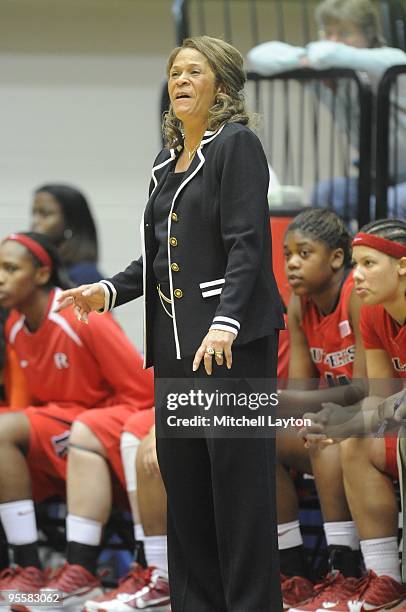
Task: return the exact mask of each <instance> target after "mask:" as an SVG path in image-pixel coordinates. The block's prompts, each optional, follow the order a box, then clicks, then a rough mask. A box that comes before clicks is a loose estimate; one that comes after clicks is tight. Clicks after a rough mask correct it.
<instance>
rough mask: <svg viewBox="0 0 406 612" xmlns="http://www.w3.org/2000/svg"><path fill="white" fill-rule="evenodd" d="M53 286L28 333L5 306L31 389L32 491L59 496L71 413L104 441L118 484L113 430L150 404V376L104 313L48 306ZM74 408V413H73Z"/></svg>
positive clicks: (9, 338) (115, 432) (12, 340)
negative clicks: (84, 316) (80, 315)
mask: <svg viewBox="0 0 406 612" xmlns="http://www.w3.org/2000/svg"><path fill="white" fill-rule="evenodd" d="M58 294H59V290H58V289H57V290H55V291H53V292H51V294H50V299H49V304H48V309H47V313H46V315H45V318H44V321H43V322H42V323H41V326H40V327H39V329H38V330H37V331H36V332H34V333H31V332H30V331H29V330H28V329H27V327H26V325H25V319H24V316H21V314H20V313H18V312H15V311H14V312H12V313H11V315H10V317H9V319H8V321H7V324H6V330H5V331H6V339H7V342H8V343H9V344H10V345H11V346H12V347H13V349H14V350H15V352H16V354H17V356H18V359H19V362H20V366H21V368H22V369H23V372H24V375H25V378H26V381H27V387H28V389H29V391H30V395H31V402H30V404H31V405H30V406H29V407H27V408H25V414H26V415H27V417H28V418H29V420H30V448H29V453H28V462H29V465H30V469H31V472H32V480H33V487H34V498H35V499H36V500H40V499H43V498H44V497H47V496H49V495H53V494H55V493H56V494H60V495H64V490H65V484H64V480H65V476H66V461H65V457H66V448H67V442H68V437H69V431H70V426H71V424H72V422H73V421H74V420H80V421H81V422H83V423H84V424H86V425H87V426H88V427H89V428H90V429H91V430H92V431H93V433H94V434H95V435H96V436H97V437H98V438H99V440H100V441H101V443H102V444H103V446H104V447H105V448H106V450H107V453H108V458H109V461H110V464H111V467H112V471H113V474H114V476H116V477H117V479H118V481H119V482H120V483H121V484H122V485H125V478H124V473H123V468H122V464H121V456H120V442H119V440H120V435H121V432H122V431H123V425H124V423H125V422H126V421H127V420H128V419H129V417H131V416H132V415H133V414H134V413H136V412H138V411H144V410H148V409H151V407H152V406H153V403H154V392H153V375H152V372H151V371H150V370H143V369H142V358H141V355H140V354H139V353H138V352H137V351H136V349H135V348H134V346H133V345H132V344H131V342H130V341H129V340H128V338H127V337H126V336H125V334H124V332H123V331H122V329H121V328H120V326H119V325H118V323H117V322H116V321H115V320H114V319H113V318H112V317H111V316H110V315H103V316H99V315H97V314H94V313H91V314H90V315H89V325H85V324H83V323H81V322H79V321H77V319H76V317H75V315H74V313H73V310H72V309H68V310H65V311H62V312H60V313H56V312H54V307H55V304H56V299H57V297H58ZM79 415H80V417H79Z"/></svg>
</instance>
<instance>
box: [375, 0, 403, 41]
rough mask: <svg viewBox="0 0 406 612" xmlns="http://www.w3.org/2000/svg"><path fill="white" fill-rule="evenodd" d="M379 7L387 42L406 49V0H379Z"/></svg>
mask: <svg viewBox="0 0 406 612" xmlns="http://www.w3.org/2000/svg"><path fill="white" fill-rule="evenodd" d="M379 8H380V15H381V23H382V30H383V34H384V36H385V40H386V43H387V44H388V45H389V46H390V47H399V49H403V51H406V2H405V0H379Z"/></svg>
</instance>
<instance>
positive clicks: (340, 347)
mask: <svg viewBox="0 0 406 612" xmlns="http://www.w3.org/2000/svg"><path fill="white" fill-rule="evenodd" d="M353 286H354V281H353V278H352V273H350V274H349V275H348V277H347V278H346V280H345V281H344V283H343V285H342V287H341V292H340V298H339V301H338V304H337V306H336V308H335V310H334V311H333V312H331V313H330V314H328V315H322V314H320V312H319V310H318V308H317V306H316V305H315V303H314V302H313V300H312V299H311V298H302V300H301V304H302V324H301V327H302V329H303V331H304V333H305V336H306V339H307V343H308V345H309V350H310V355H311V358H312V361H313V363H314V365H315V366H316V368H317V370H318V372H319V374H320V378H322V377H323V378H325V379H326V381H327V383H328V384H329V385H330V386H334V385H336V384H345V383H347V382H348V381H349V380H351V378H352V369H353V363H354V358H355V336H354V332H353V330H352V328H351V324H350V317H349V302H350V297H351V292H352V289H353Z"/></svg>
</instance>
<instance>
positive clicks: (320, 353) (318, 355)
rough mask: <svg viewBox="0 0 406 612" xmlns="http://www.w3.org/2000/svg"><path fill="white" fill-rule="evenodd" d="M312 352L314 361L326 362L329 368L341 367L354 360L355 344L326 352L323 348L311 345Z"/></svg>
mask: <svg viewBox="0 0 406 612" xmlns="http://www.w3.org/2000/svg"><path fill="white" fill-rule="evenodd" d="M310 354H311V356H312V361H313V363H325V364H326V365H328V367H329V368H341V367H342V366H345V365H347V364H349V363H352V362H353V361H354V358H355V344H352V345H351V346H347V347H346V348H345V349H342V350H341V351H334V352H333V353H325V352H324V350H323V349H322V348H315V347H310Z"/></svg>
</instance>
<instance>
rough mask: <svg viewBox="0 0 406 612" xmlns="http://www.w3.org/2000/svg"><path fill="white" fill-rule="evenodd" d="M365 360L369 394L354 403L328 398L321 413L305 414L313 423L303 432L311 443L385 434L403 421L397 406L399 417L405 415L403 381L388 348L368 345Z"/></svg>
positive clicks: (322, 444)
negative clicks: (398, 376) (343, 403)
mask: <svg viewBox="0 0 406 612" xmlns="http://www.w3.org/2000/svg"><path fill="white" fill-rule="evenodd" d="M365 360H366V368H367V372H368V383H369V393H368V396H367V397H364V398H363V399H362V400H361V401H359V402H357V403H354V404H353V405H351V406H342V405H338V403H333V402H326V403H325V404H323V409H322V410H321V411H319V412H317V414H314V413H307V414H305V415H304V416H305V418H308V419H310V420H311V421H312V425H311V426H309V427H305V428H303V429H302V430H301V432H300V435H301V436H302V437H303V438H305V439H306V440H307V443H308V444H314V445H317V446H326V445H329V444H332V443H334V442H337V441H340V440H342V439H344V438H349V437H351V436H360V435H372V434H377V433H378V432H379V433H380V434H382V435H383V434H384V432H386V431H391V430H394V429H397V428H398V426H399V423H398V422H397V419H395V418H394V413H395V407H397V410H396V416H397V418H398V419H399V418H402V416H403V413H405V416H406V405H405V403H406V402H405V398H404V396H403V395H402V393H403V392H402V390H401V388H402V381H401V380H400V379H396V378H395V377H394V371H393V367H392V363H391V360H390V357H389V355H388V354H387V352H386V351H385V349H383V348H373V349H372V348H368V349H366V350H365ZM401 400H402V401H401ZM397 404H399V405H398V406H397Z"/></svg>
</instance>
